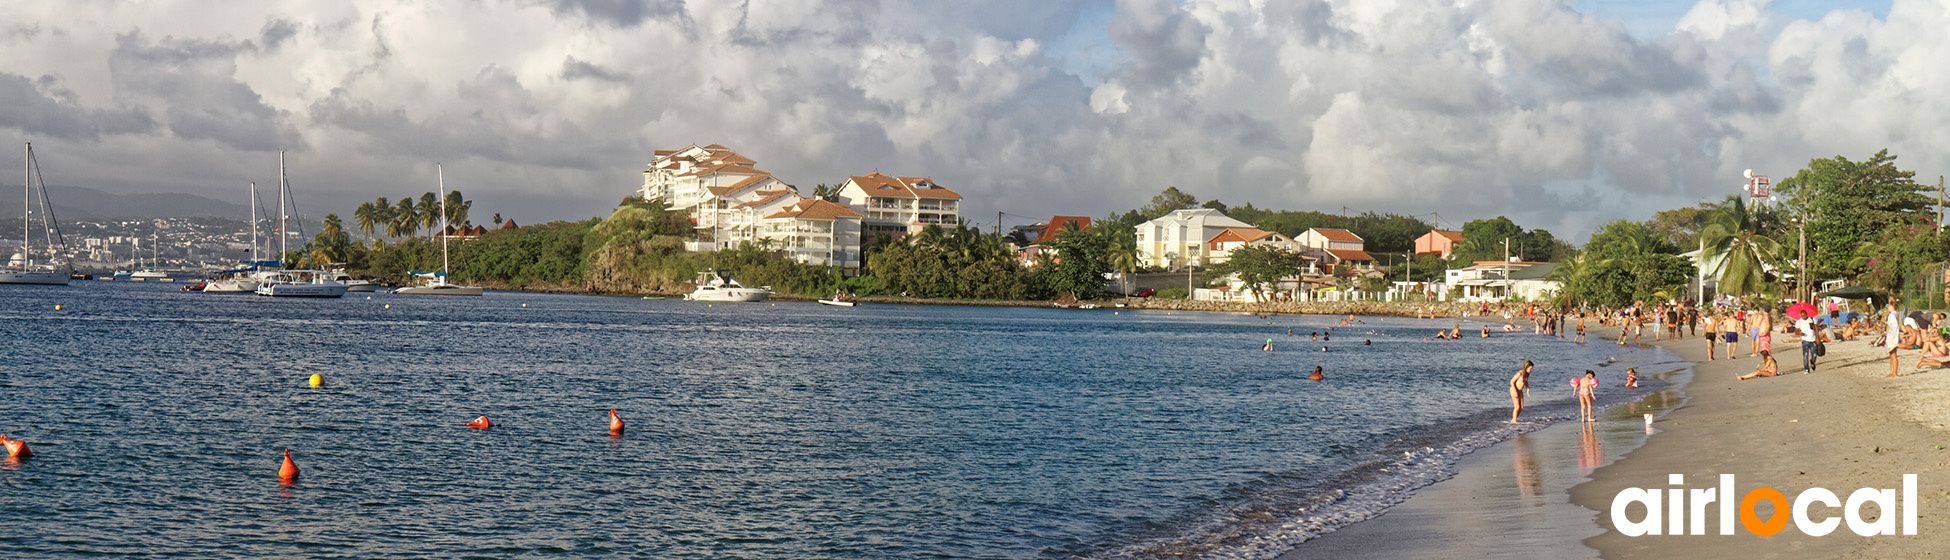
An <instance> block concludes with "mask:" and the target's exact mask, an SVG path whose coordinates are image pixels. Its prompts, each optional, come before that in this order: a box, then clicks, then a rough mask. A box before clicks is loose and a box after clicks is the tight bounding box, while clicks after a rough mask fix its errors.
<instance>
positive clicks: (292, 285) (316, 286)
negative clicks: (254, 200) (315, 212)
mask: <svg viewBox="0 0 1950 560" xmlns="http://www.w3.org/2000/svg"><path fill="white" fill-rule="evenodd" d="M290 199H291V184H290V182H289V181H287V180H286V179H285V177H284V152H278V254H281V255H289V254H291V249H290V247H289V246H288V242H289V239H290V238H289V236H288V234H289V232H290V231H291V230H290V229H289V228H287V227H285V219H286V218H287V217H289V216H290V213H288V212H286V211H285V206H284V205H285V202H287V201H289V200H290ZM292 206H297V205H296V204H293V205H292ZM298 221H299V222H300V223H303V222H304V219H303V217H302V216H301V217H300V218H299V220H298ZM301 235H302V234H301ZM268 272H270V274H269V275H268V276H267V277H266V278H265V279H264V280H262V281H260V282H259V283H258V286H257V295H260V296H271V297H311V298H336V297H345V291H346V290H347V289H348V288H349V286H346V285H345V283H344V282H340V281H338V280H337V279H336V278H337V277H338V276H343V275H344V274H345V273H343V272H336V273H335V272H333V271H327V270H273V271H268Z"/></svg>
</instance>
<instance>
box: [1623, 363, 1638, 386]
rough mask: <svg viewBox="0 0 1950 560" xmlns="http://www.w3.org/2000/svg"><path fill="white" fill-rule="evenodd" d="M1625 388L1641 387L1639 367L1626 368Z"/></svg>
mask: <svg viewBox="0 0 1950 560" xmlns="http://www.w3.org/2000/svg"><path fill="white" fill-rule="evenodd" d="M1625 388H1626V389H1637V388H1639V368H1625Z"/></svg>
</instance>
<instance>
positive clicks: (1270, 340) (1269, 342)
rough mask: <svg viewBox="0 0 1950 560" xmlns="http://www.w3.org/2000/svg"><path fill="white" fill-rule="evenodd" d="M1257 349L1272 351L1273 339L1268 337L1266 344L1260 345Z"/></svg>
mask: <svg viewBox="0 0 1950 560" xmlns="http://www.w3.org/2000/svg"><path fill="white" fill-rule="evenodd" d="M1259 350H1260V351H1261V352H1272V351H1273V339H1271V338H1269V339H1266V345H1265V346H1261V347H1260V348H1259Z"/></svg>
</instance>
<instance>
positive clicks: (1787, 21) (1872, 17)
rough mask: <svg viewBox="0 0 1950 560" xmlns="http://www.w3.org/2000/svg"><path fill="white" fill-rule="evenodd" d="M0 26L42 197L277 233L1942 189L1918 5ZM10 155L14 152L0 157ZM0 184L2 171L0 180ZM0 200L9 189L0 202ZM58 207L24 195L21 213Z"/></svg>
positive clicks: (507, 4) (342, 6) (4, 128)
mask: <svg viewBox="0 0 1950 560" xmlns="http://www.w3.org/2000/svg"><path fill="white" fill-rule="evenodd" d="M9 12H10V15H9V17H8V18H7V19H6V20H5V21H0V138H5V137H12V138H15V139H17V140H21V141H29V140H31V141H33V142H34V143H35V154H36V158H37V159H38V160H39V162H40V163H41V164H42V165H43V167H44V169H45V176H46V178H47V180H48V182H49V183H51V184H55V185H75V186H84V187H92V188H97V189H102V190H107V191H110V192H187V193H193V194H198V195H203V196H209V197H213V198H218V199H223V200H234V201H236V202H238V203H243V202H245V201H246V200H247V197H248V194H247V193H246V192H245V188H246V185H247V184H248V183H249V182H251V181H257V182H259V183H260V184H261V185H273V184H275V183H276V180H277V168H278V167H277V166H278V163H277V161H278V154H279V151H280V150H283V151H285V152H286V158H287V162H288V163H287V168H288V175H289V176H290V178H291V184H292V185H293V193H294V197H295V198H296V199H297V201H298V204H299V208H300V210H303V211H304V212H305V214H307V216H308V217H311V218H313V219H316V218H317V217H319V216H321V215H322V214H323V213H325V212H337V213H339V214H340V215H342V216H349V215H350V213H351V210H352V208H353V207H354V206H356V205H357V204H358V203H359V202H362V201H366V200H371V199H372V198H374V197H378V196H387V197H390V198H394V199H397V198H398V197H399V196H401V195H417V194H418V193H421V192H426V191H429V190H433V189H434V188H435V178H434V165H435V163H436V162H439V163H442V164H444V166H445V173H446V181H447V185H448V186H449V188H454V189H459V190H461V191H462V192H463V193H465V194H466V196H467V197H468V198H469V199H472V200H474V201H475V203H474V206H473V210H472V216H474V217H476V219H477V220H482V219H485V218H486V217H487V216H489V215H491V214H495V213H499V214H501V215H503V216H504V217H508V218H513V219H515V220H516V221H518V222H520V223H524V224H526V223H536V222H544V221H551V220H558V219H583V218H588V217H593V216H604V215H607V214H608V213H609V211H610V210H611V209H612V208H614V207H615V205H616V204H617V202H618V201H619V200H621V199H622V198H623V197H624V196H626V195H628V194H630V193H632V192H634V191H635V189H636V188H637V187H638V186H639V185H641V183H642V172H643V169H644V167H645V166H646V165H647V164H648V163H649V162H650V159H651V158H652V155H651V152H652V150H656V149H674V148H681V147H684V146H688V145H691V144H700V145H702V144H712V143H717V144H724V145H726V146H729V147H731V148H732V149H734V150H736V151H737V152H739V153H740V154H743V155H745V156H747V157H750V158H752V159H755V160H757V162H758V167H759V168H761V169H764V170H766V171H770V172H772V173H773V174H774V175H776V176H778V177H779V178H780V179H781V180H784V181H785V182H787V183H791V184H794V185H797V186H799V187H800V189H801V190H802V192H804V193H806V194H810V193H811V191H812V188H813V186H814V185H816V184H821V183H826V184H834V185H837V184H839V183H841V182H843V181H845V180H846V178H847V177H849V176H854V175H864V174H867V173H869V172H873V171H882V172H886V173H889V174H894V175H901V176H925V177H931V178H933V179H934V180H935V181H936V182H937V183H939V184H941V185H943V186H946V187H948V188H951V189H955V190H957V191H959V192H960V193H962V194H963V196H964V197H965V202H964V210H963V213H964V214H963V215H964V217H965V218H967V219H969V220H970V221H972V222H974V223H976V224H979V225H983V226H984V227H988V226H990V225H992V224H993V222H994V220H995V213H996V212H998V211H999V212H1006V213H1008V214H1010V216H1009V217H1007V218H1006V219H1005V220H1004V224H1005V225H1013V224H1018V223H1024V222H1027V221H1030V220H1033V219H1037V218H1043V219H1046V217H1047V216H1049V215H1056V214H1062V215H1089V216H1103V215H1107V214H1109V213H1111V212H1114V211H1122V210H1128V209H1132V208H1136V207H1139V206H1142V205H1144V204H1145V203H1146V202H1148V201H1149V199H1150V197H1151V196H1152V195H1154V194H1156V193H1157V192H1159V191H1160V190H1162V189H1163V188H1164V187H1166V186H1177V187H1178V188H1180V189H1181V190H1184V191H1186V192H1189V193H1192V194H1194V195H1195V196H1197V197H1199V199H1200V200H1212V199H1217V200H1221V201H1223V202H1225V203H1227V204H1231V205H1240V204H1244V203H1248V202H1251V203H1253V204H1255V205H1257V206H1259V207H1262V208H1284V209H1294V210H1319V211H1323V212H1330V213H1339V212H1341V211H1342V209H1343V208H1345V209H1346V211H1347V212H1349V213H1358V212H1365V211H1375V212H1392V213H1398V214H1405V215H1415V216H1423V217H1425V218H1427V219H1434V218H1435V216H1436V215H1437V214H1439V215H1440V220H1441V224H1440V225H1441V226H1442V227H1444V228H1453V227H1459V226H1461V225H1462V223H1463V222H1465V221H1468V220H1472V219H1481V218H1489V217H1495V216H1498V215H1505V216H1509V217H1510V218H1511V219H1513V220H1516V221H1517V222H1518V223H1519V224H1522V225H1524V226H1526V227H1530V228H1544V229H1549V230H1551V231H1552V232H1553V233H1555V234H1557V235H1558V236H1559V237H1560V238H1570V239H1574V240H1579V241H1581V240H1582V239H1583V238H1584V237H1586V236H1588V235H1589V233H1590V232H1591V230H1593V229H1594V228H1596V227H1597V226H1599V225H1601V224H1602V223H1604V222H1606V221H1610V220H1613V219H1619V218H1626V219H1633V220H1642V219H1645V218H1648V217H1650V216H1651V215H1652V213H1653V212H1656V211H1658V210H1662V209H1668V208H1674V207H1678V206H1689V205H1692V204H1696V203H1699V202H1703V201H1713V200H1718V199H1721V198H1724V197H1725V196H1727V195H1729V194H1733V193H1736V192H1738V191H1739V188H1740V186H1741V185H1742V184H1744V179H1742V178H1741V173H1742V171H1743V170H1745V169H1753V170H1755V172H1756V173H1760V174H1765V175H1771V176H1774V177H1775V178H1781V177H1785V176H1788V175H1792V174H1793V173H1794V171H1795V170H1797V169H1799V168H1801V167H1802V166H1804V165H1806V163H1807V162H1808V160H1810V159H1812V158H1818V157H1832V156H1836V155H1842V156H1846V157H1849V158H1851V159H1863V158H1867V157H1869V156H1871V155H1873V154H1874V153H1875V152H1876V151H1878V150H1881V149H1884V148H1887V149H1889V150H1890V151H1891V153H1893V154H1896V155H1897V156H1899V158H1900V159H1899V160H1898V161H1897V163H1898V165H1899V166H1900V167H1902V168H1904V169H1910V170H1915V171H1917V173H1918V180H1919V181H1921V182H1928V183H1935V182H1936V178H1937V176H1938V175H1941V174H1943V173H1944V172H1945V171H1944V170H1945V168H1946V167H1950V127H1946V126H1944V123H1946V122H1950V73H1946V72H1944V69H1945V68H1950V34H1946V33H1944V32H1943V30H1945V29H1950V0H1893V1H1864V2H1841V3H1837V2H1813V1H1807V0H1786V1H1780V2H1767V1H1752V0H1704V1H1701V2H1697V3H1694V2H1675V1H1663V0H1653V1H1623V0H1577V1H1568V0H1567V1H1551V0H1501V1H1477V0H1450V1H1442V2H1418V1H1411V0H1185V1H1175V0H1074V1H1064V0H986V1H976V2H952V1H929V2H912V3H902V2H890V1H882V0H747V1H743V2H739V1H732V0H720V1H709V2H704V1H696V2H682V1H676V0H484V1H480V2H436V1H419V0H388V1H376V0H354V1H344V0H340V1H330V2H326V1H274V0H263V1H222V0H195V1H169V0H155V1H143V2H121V1H109V0H73V1H68V2H17V3H14V5H13V6H12V7H11V8H10V10H9ZM16 153H17V152H16ZM16 161H17V160H16ZM0 182H11V181H7V180H5V179H0ZM57 202H58V201H57Z"/></svg>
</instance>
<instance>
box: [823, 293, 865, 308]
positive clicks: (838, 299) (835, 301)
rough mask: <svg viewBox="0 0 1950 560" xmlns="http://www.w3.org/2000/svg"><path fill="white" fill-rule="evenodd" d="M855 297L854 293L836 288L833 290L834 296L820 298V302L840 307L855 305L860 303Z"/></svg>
mask: <svg viewBox="0 0 1950 560" xmlns="http://www.w3.org/2000/svg"><path fill="white" fill-rule="evenodd" d="M854 299H855V298H854V297H853V294H850V293H847V292H846V290H835V291H833V297H830V298H826V299H822V300H819V303H821V304H824V305H833V306H838V307H853V306H854V305H857V304H858V302H856V301H854Z"/></svg>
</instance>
